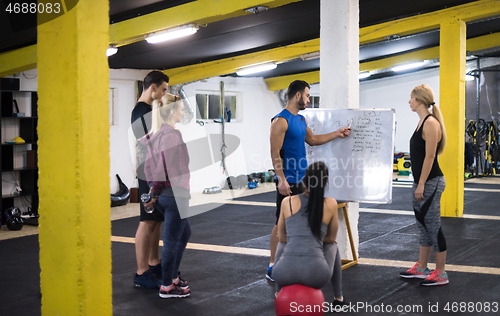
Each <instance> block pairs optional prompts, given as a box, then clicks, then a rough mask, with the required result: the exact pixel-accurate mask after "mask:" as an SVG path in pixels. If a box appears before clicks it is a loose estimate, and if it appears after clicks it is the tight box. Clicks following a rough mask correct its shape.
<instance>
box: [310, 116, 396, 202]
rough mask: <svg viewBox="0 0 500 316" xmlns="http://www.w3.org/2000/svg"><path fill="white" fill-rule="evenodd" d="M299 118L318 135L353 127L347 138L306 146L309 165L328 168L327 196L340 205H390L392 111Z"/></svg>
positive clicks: (392, 135)
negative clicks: (348, 203)
mask: <svg viewBox="0 0 500 316" xmlns="http://www.w3.org/2000/svg"><path fill="white" fill-rule="evenodd" d="M300 114H302V115H304V117H305V118H306V120H307V124H308V126H309V128H310V129H311V131H312V132H313V134H315V135H320V134H327V133H330V132H333V131H336V130H338V129H339V128H341V127H348V126H349V124H351V134H350V135H349V137H347V138H337V139H335V140H333V141H331V142H329V143H326V144H324V145H321V146H309V145H307V144H306V152H307V162H308V164H310V163H312V162H315V161H319V160H321V161H323V162H325V163H326V164H327V166H328V169H329V183H328V187H327V190H326V192H325V195H326V196H329V197H333V198H335V199H336V200H338V201H355V202H372V203H373V202H378V203H391V201H392V173H393V159H394V158H393V157H394V152H393V148H394V131H395V114H394V112H393V110H391V109H370V110H361V109H359V110H358V109H306V110H304V111H301V112H300ZM351 122H352V123H351Z"/></svg>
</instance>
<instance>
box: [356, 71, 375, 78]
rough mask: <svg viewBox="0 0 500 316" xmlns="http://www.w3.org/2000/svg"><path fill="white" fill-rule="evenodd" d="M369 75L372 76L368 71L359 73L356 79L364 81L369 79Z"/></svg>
mask: <svg viewBox="0 0 500 316" xmlns="http://www.w3.org/2000/svg"><path fill="white" fill-rule="evenodd" d="M371 75H372V74H371V73H370V72H369V71H364V72H360V73H359V75H358V79H365V78H368V77H370V76H371Z"/></svg>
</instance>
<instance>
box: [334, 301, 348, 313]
mask: <svg viewBox="0 0 500 316" xmlns="http://www.w3.org/2000/svg"><path fill="white" fill-rule="evenodd" d="M344 306H349V302H348V301H346V299H345V298H344V299H343V300H342V301H339V300H335V299H334V300H333V312H335V313H340V312H343V309H344Z"/></svg>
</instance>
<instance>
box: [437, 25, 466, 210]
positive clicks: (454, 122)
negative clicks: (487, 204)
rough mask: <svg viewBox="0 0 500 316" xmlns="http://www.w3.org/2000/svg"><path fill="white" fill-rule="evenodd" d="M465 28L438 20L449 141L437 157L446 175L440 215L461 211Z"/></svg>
mask: <svg viewBox="0 0 500 316" xmlns="http://www.w3.org/2000/svg"><path fill="white" fill-rule="evenodd" d="M465 31H466V28H465V22H463V21H460V20H455V19H453V20H447V21H443V22H442V23H441V35H440V48H439V56H440V67H439V80H440V83H439V95H440V98H439V99H440V100H439V106H440V109H441V112H442V114H443V118H444V123H445V126H446V133H447V136H448V142H447V145H446V148H445V150H444V152H443V154H442V155H441V156H440V157H439V166H440V167H441V169H442V170H443V173H444V176H445V178H446V189H445V191H444V193H443V196H442V198H441V215H442V216H448V217H458V216H462V215H463V212H464V150H465V149H464V148H465V43H466V36H465V35H466V33H465Z"/></svg>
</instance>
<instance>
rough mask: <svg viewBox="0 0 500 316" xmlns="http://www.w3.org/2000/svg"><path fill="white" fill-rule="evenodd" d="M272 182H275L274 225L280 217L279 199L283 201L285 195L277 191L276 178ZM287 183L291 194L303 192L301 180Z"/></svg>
mask: <svg viewBox="0 0 500 316" xmlns="http://www.w3.org/2000/svg"><path fill="white" fill-rule="evenodd" d="M274 183H276V225H278V220H279V219H280V212H281V201H283V199H284V198H285V197H287V196H286V195H281V194H280V192H279V191H278V180H275V181H274ZM288 184H289V185H290V191H292V195H297V194H300V193H302V192H304V189H303V186H302V182H299V183H288Z"/></svg>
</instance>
